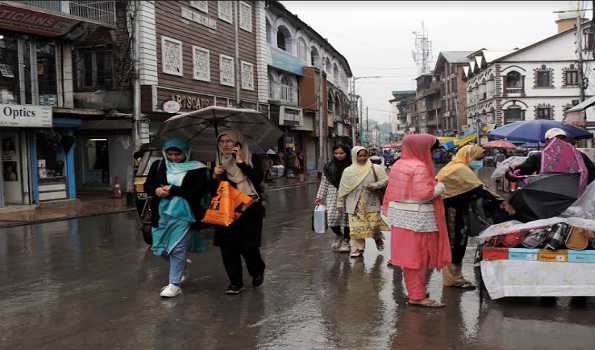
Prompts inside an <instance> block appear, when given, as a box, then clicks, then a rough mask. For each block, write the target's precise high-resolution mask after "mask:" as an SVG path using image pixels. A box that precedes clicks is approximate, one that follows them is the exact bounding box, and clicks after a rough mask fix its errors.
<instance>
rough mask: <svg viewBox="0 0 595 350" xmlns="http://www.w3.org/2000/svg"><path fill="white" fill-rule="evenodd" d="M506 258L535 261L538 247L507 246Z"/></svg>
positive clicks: (537, 255) (537, 258) (537, 257)
mask: <svg viewBox="0 0 595 350" xmlns="http://www.w3.org/2000/svg"><path fill="white" fill-rule="evenodd" d="M508 260H523V261H537V260H539V249H526V248H509V249H508Z"/></svg>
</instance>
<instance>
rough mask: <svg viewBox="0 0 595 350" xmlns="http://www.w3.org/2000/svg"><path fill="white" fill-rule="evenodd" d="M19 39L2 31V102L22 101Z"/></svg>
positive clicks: (0, 100) (0, 52) (0, 40)
mask: <svg viewBox="0 0 595 350" xmlns="http://www.w3.org/2000/svg"><path fill="white" fill-rule="evenodd" d="M18 52H19V51H18V40H17V38H16V37H15V36H13V35H11V34H8V33H6V32H1V31H0V103H5V104H9V103H10V104H12V103H14V104H17V103H20V88H19V64H18V63H19V54H18Z"/></svg>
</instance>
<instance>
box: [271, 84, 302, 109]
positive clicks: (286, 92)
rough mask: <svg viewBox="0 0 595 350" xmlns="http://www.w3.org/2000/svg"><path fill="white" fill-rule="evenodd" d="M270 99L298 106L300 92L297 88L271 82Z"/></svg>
mask: <svg viewBox="0 0 595 350" xmlns="http://www.w3.org/2000/svg"><path fill="white" fill-rule="evenodd" d="M269 99H270V100H271V101H279V102H281V103H283V104H289V105H297V103H298V91H297V88H294V87H293V86H290V85H285V84H280V83H275V82H270V83H269Z"/></svg>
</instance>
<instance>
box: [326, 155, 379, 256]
mask: <svg viewBox="0 0 595 350" xmlns="http://www.w3.org/2000/svg"><path fill="white" fill-rule="evenodd" d="M351 162H352V164H351V165H350V166H349V167H348V168H347V169H345V171H344V172H343V176H342V177H341V182H340V184H339V192H338V194H337V209H338V210H339V212H347V214H349V231H350V232H349V234H350V236H351V247H352V253H351V257H352V258H361V257H363V254H364V249H365V242H366V238H374V240H375V241H376V247H377V248H378V250H382V249H383V247H384V242H383V240H382V232H381V231H382V230H388V227H386V225H385V224H384V221H382V218H381V217H380V207H381V206H382V199H381V198H382V192H383V190H384V188H385V187H386V183H387V181H388V177H387V176H386V172H385V171H384V169H383V167H382V166H379V165H376V164H372V163H371V162H370V159H369V156H368V150H366V149H365V148H364V147H361V146H356V147H353V149H352V150H351Z"/></svg>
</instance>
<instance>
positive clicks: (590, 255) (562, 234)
mask: <svg viewBox="0 0 595 350" xmlns="http://www.w3.org/2000/svg"><path fill="white" fill-rule="evenodd" d="M482 260H489V261H492V260H524V261H545V262H585V263H593V262H595V231H590V230H586V229H583V228H579V227H573V226H570V225H568V224H566V223H557V224H554V225H551V226H547V227H544V228H537V229H531V230H528V231H520V232H512V233H508V234H505V235H499V236H493V237H490V238H489V239H488V240H487V241H486V242H485V243H484V245H483V249H482Z"/></svg>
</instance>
